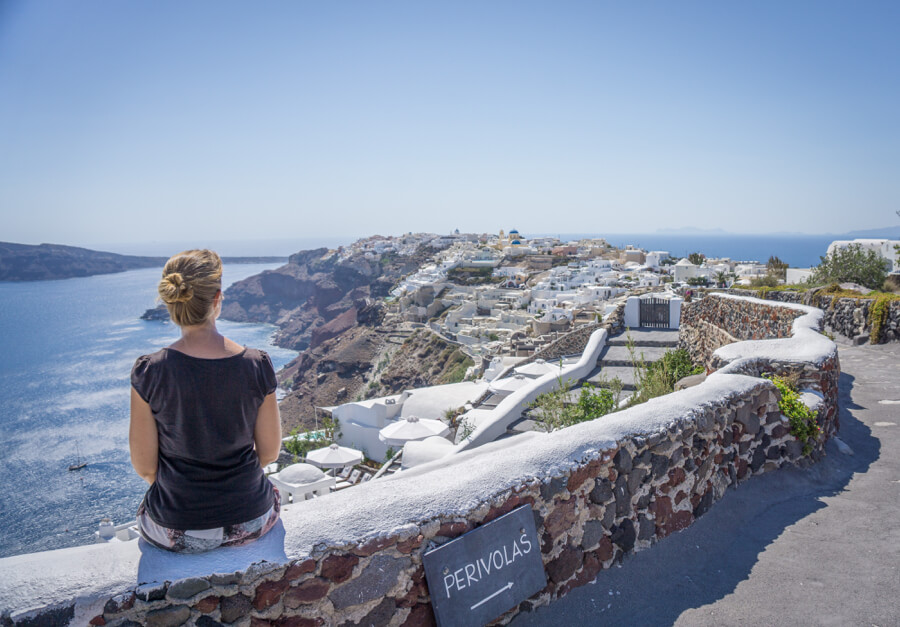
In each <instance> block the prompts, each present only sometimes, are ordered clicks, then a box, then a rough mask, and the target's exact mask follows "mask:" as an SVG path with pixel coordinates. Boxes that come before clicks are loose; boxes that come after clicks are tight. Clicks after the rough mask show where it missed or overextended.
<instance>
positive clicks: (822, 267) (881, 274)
mask: <svg viewBox="0 0 900 627" xmlns="http://www.w3.org/2000/svg"><path fill="white" fill-rule="evenodd" d="M819 259H820V260H821V262H820V263H819V265H818V266H816V268H815V269H814V270H813V274H812V276H811V277H810V283H811V284H813V285H827V284H829V283H844V282H847V281H851V282H853V283H859V284H860V285H864V286H866V287H868V288H869V289H870V290H874V289H878V288H880V287H881V286H882V285H883V284H884V280H885V279H886V278H887V273H888V270H889V269H890V265H891V264H890V262H889V261H888V260H887V259H884V258H883V257H882V256H881V255H879V254H878V253H877V252H875V251H874V250H866V249H864V248H863V247H862V245H861V244H850V245H849V246H847V247H846V248H837V249H835V250H833V251H832V252H831V254H830V255H826V256H825V257H820V258H819Z"/></svg>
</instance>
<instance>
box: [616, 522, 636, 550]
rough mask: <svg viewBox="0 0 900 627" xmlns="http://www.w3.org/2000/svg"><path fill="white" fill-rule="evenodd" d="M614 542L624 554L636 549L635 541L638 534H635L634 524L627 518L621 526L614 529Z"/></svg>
mask: <svg viewBox="0 0 900 627" xmlns="http://www.w3.org/2000/svg"><path fill="white" fill-rule="evenodd" d="M611 539H612V542H613V544H615V545H616V546H618V547H619V548H621V549H622V550H623V551H624V552H626V553H627V552H628V551H631V550H632V549H633V548H634V541H635V540H636V539H637V534H636V533H635V532H634V523H633V522H631V521H630V520H628V519H627V518H626V519H625V520H623V521H622V523H621V524H619V525H617V526H616V527H613V532H612V537H611Z"/></svg>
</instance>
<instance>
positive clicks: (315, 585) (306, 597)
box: [284, 577, 331, 610]
mask: <svg viewBox="0 0 900 627" xmlns="http://www.w3.org/2000/svg"><path fill="white" fill-rule="evenodd" d="M330 588H331V584H330V583H328V582H327V581H325V580H324V579H320V578H318V577H314V578H312V579H307V580H306V581H304V582H303V583H301V584H300V585H298V586H294V587H293V588H288V590H287V592H285V593H284V606H285V607H287V608H289V609H292V610H293V609H296V608H298V607H300V606H301V605H303V604H304V603H313V602H315V601H318V600H319V599H323V598H325V595H327V594H328V590H329V589H330Z"/></svg>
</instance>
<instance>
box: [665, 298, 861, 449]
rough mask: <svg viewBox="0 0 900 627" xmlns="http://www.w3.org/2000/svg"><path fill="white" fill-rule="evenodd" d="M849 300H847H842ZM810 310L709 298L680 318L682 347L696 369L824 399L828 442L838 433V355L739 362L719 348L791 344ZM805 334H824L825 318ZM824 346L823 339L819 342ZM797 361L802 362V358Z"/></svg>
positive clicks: (763, 355) (765, 356) (754, 356)
mask: <svg viewBox="0 0 900 627" xmlns="http://www.w3.org/2000/svg"><path fill="white" fill-rule="evenodd" d="M841 300H847V299H841ZM807 311H808V308H805V307H801V306H796V305H794V306H793V307H785V306H784V305H775V304H771V303H768V302H765V301H762V300H760V299H756V298H746V297H744V298H723V297H719V296H717V295H716V294H709V295H707V296H706V297H705V298H702V299H700V300H696V301H693V302H691V303H688V304H687V305H685V307H684V309H682V314H681V330H680V333H679V338H678V342H679V347H681V348H684V349H686V350H687V351H688V352H689V353H690V354H691V359H692V360H693V361H694V362H695V363H702V364H704V365H705V366H706V368H707V371H709V372H712V371H715V370H718V369H720V368H725V370H726V371H727V372H729V373H735V374H745V375H749V376H751V377H762V376H764V375H771V374H774V375H779V376H784V377H788V378H790V379H792V380H794V381H796V382H797V387H798V388H800V389H807V390H813V391H815V392H818V393H819V394H821V395H822V397H823V399H824V402H823V407H822V409H821V410H820V411H821V412H822V414H823V416H822V418H823V425H825V426H826V427H827V429H828V432H827V436H828V437H830V436H831V435H833V434H834V433H836V432H837V430H838V428H839V417H838V406H837V394H838V380H839V378H840V363H839V361H838V356H837V353H836V352H835V353H834V354H833V356H829V357H828V358H826V359H822V360H808V359H803V355H790V351H787V353H788V355H787V356H785V355H783V354H782V355H778V354H773V353H772V352H771V351H767V350H766V349H765V348H763V350H762V351H758V352H755V353H754V352H752V351H751V353H750V354H748V355H747V356H743V355H742V356H741V357H744V358H742V359H735V358H734V356H732V355H730V354H729V351H719V349H720V348H722V347H724V346H728V345H731V344H734V343H736V342H740V341H744V340H759V339H762V338H767V339H784V340H789V341H790V339H791V338H793V336H794V334H795V332H796V329H795V322H796V321H797V319H798V318H800V317H801V316H804V313H806V312H807ZM818 318H819V321H818V322H815V323H814V324H811V328H805V329H804V331H806V332H810V331H818V330H821V327H822V322H821V320H824V318H825V316H822V315H819V316H818ZM817 339H818V340H819V341H821V338H817ZM798 357H799V358H798Z"/></svg>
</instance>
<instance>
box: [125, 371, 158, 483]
mask: <svg viewBox="0 0 900 627" xmlns="http://www.w3.org/2000/svg"><path fill="white" fill-rule="evenodd" d="M128 446H129V448H130V449H131V465H132V466H134V469H135V470H136V471H137V474H138V475H140V477H141V479H143V480H144V481H146V482H147V483H149V484H151V485H153V482H154V481H156V469H157V467H158V465H159V434H158V433H157V431H156V420H155V419H154V418H153V412H152V411H151V410H150V405H148V404H147V401H145V400H144V399H142V398H141V397H140V395H139V394H138V393H137V391H136V390H135V389H134V388H131V425H130V426H129V428H128Z"/></svg>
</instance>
